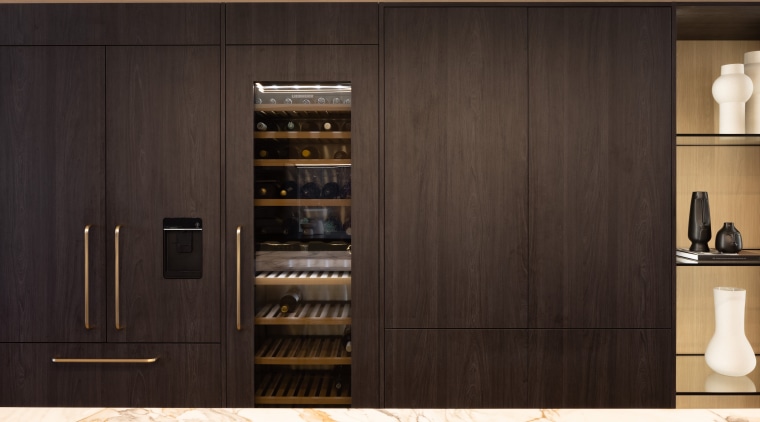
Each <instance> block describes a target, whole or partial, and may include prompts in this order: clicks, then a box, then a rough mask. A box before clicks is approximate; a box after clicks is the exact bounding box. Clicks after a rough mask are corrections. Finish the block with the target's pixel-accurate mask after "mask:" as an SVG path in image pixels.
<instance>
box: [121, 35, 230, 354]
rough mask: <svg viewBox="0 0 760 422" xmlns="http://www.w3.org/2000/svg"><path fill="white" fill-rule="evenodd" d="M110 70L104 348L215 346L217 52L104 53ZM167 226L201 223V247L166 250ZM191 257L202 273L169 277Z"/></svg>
mask: <svg viewBox="0 0 760 422" xmlns="http://www.w3.org/2000/svg"><path fill="white" fill-rule="evenodd" d="M106 66H107V78H106V79H107V90H108V97H107V104H106V112H107V145H108V148H107V163H108V166H107V170H108V174H107V185H108V186H107V188H108V192H109V193H108V230H109V231H108V237H107V238H108V254H109V257H108V259H109V273H108V281H109V282H108V300H109V308H108V313H109V322H110V323H109V327H108V330H109V332H108V333H109V334H108V339H109V341H129V342H196V343H199V342H207V343H219V342H220V338H221V336H220V331H219V329H220V318H221V308H220V306H221V284H222V283H221V280H220V274H221V269H220V256H221V251H220V240H219V239H220V233H219V230H220V225H221V217H220V206H219V204H220V203H221V202H220V201H221V194H220V188H221V176H220V172H221V164H220V157H221V144H220V131H221V129H220V114H221V105H220V104H221V100H220V51H219V47H216V46H205V47H204V46H193V47H185V46H182V47H163V46H157V47H108V49H107V63H106ZM165 218H193V219H200V223H201V224H200V227H199V228H201V229H202V230H201V233H202V234H201V240H200V242H199V241H198V238H197V237H195V236H192V235H190V234H189V232H182V234H181V235H178V236H177V238H176V243H175V242H172V241H171V240H169V241H165V237H164V219H165ZM117 228H118V235H117V233H116V229H117ZM195 248H200V249H201V252H200V253H199V254H200V257H199V256H198V255H197V254H195V250H196V249H195ZM188 251H193V255H194V256H195V257H194V258H193V260H194V261H193V263H191V264H188V265H189V266H190V267H191V268H193V269H197V267H195V264H197V261H200V263H201V264H202V266H201V269H200V273H194V274H192V275H191V276H186V277H184V278H170V277H173V275H171V274H167V273H166V272H165V271H164V270H165V265H164V254H165V253H175V252H176V253H180V252H183V253H184V252H188ZM167 268H169V269H171V268H175V269H177V268H178V267H171V266H170V267H167ZM173 274H174V276H176V273H173ZM182 274H186V273H182ZM117 275H118V283H117ZM117 311H118V318H117V315H116V313H117ZM116 324H119V326H120V327H119V329H117V328H116Z"/></svg>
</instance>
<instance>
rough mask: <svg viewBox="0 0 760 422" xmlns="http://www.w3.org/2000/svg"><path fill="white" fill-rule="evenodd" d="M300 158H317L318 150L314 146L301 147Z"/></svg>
mask: <svg viewBox="0 0 760 422" xmlns="http://www.w3.org/2000/svg"><path fill="white" fill-rule="evenodd" d="M301 158H308V159H313V158H319V151H317V149H316V148H314V147H306V148H303V149H301Z"/></svg>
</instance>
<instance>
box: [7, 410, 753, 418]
mask: <svg viewBox="0 0 760 422" xmlns="http://www.w3.org/2000/svg"><path fill="white" fill-rule="evenodd" d="M0 420H3V421H14V422H15V421H24V422H27V421H46V422H69V421H77V422H79V421H82V422H96V421H102V422H117V421H118V422H128V421H157V422H162V421H240V422H248V421H276V422H290V421H294V422H302V421H305V422H333V421H334V422H355V421H356V422H369V421H371V422H375V421H377V422H386V421H387V422H437V421H452V422H469V421H486V422H491V421H493V422H496V421H498V422H609V421H615V422H639V421H646V422H666V421H667V422H760V409H714V410H711V409H232V408H231V409H208V408H204V409H201V408H196V409H177V408H163V409H162V408H131V409H127V408H63V407H61V408H50V407H36V408H32V407H4V408H0Z"/></svg>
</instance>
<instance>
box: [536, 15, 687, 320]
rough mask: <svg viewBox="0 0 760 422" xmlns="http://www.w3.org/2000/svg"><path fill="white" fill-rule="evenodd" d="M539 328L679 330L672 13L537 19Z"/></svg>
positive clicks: (563, 16)
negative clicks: (675, 310) (676, 312)
mask: <svg viewBox="0 0 760 422" xmlns="http://www.w3.org/2000/svg"><path fill="white" fill-rule="evenodd" d="M529 16H530V19H529V32H530V35H529V39H530V53H529V55H530V64H529V66H530V75H531V76H530V154H529V156H530V166H529V167H530V182H529V184H530V192H531V193H530V218H529V221H530V242H529V244H530V306H529V309H530V315H529V318H528V319H529V322H530V327H531V328H670V327H671V326H672V317H673V314H672V306H673V297H672V291H673V281H672V280H673V248H674V246H673V241H672V234H673V221H672V220H673V219H672V217H671V216H672V214H673V207H674V204H673V189H672V187H671V183H670V181H671V179H672V172H673V170H672V168H673V145H674V143H673V133H672V131H673V128H672V101H673V100H672V82H671V80H672V77H671V73H672V45H671V44H672V42H671V40H672V36H671V9H670V7H645V8H643V7H592V8H582V7H581V8H562V7H557V8H532V9H531V10H530V14H529Z"/></svg>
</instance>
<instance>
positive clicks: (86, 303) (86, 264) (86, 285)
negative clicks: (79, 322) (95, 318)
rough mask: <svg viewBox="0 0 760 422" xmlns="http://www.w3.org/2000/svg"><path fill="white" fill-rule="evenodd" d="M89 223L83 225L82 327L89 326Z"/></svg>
mask: <svg viewBox="0 0 760 422" xmlns="http://www.w3.org/2000/svg"><path fill="white" fill-rule="evenodd" d="M90 227H92V226H91V225H90V224H88V225H86V226H84V328H85V329H86V330H89V329H90V328H92V327H90Z"/></svg>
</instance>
